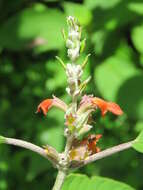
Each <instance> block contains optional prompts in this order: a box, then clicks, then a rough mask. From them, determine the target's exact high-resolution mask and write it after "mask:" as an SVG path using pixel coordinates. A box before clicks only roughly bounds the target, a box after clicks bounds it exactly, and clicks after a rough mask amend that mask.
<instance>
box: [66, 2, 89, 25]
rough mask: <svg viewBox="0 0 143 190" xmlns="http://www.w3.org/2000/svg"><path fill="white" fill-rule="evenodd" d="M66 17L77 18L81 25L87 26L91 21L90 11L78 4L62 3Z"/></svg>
mask: <svg viewBox="0 0 143 190" xmlns="http://www.w3.org/2000/svg"><path fill="white" fill-rule="evenodd" d="M63 6H64V10H65V12H66V15H67V16H69V15H71V16H75V17H76V18H78V20H79V22H80V24H81V25H88V24H89V23H90V21H91V19H92V14H91V11H90V10H89V9H88V8H87V7H86V6H84V5H81V4H78V3H71V2H64V3H63Z"/></svg>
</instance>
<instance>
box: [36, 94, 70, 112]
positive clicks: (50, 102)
mask: <svg viewBox="0 0 143 190" xmlns="http://www.w3.org/2000/svg"><path fill="white" fill-rule="evenodd" d="M52 106H55V107H58V108H60V109H61V110H63V111H66V110H67V105H66V104H65V103H64V102H63V101H62V100H60V99H59V98H57V97H55V96H53V99H46V100H43V101H42V102H41V103H40V104H39V105H38V108H37V113H39V112H40V111H42V112H43V114H44V115H46V114H47V112H48V111H49V109H50V108H51V107H52Z"/></svg>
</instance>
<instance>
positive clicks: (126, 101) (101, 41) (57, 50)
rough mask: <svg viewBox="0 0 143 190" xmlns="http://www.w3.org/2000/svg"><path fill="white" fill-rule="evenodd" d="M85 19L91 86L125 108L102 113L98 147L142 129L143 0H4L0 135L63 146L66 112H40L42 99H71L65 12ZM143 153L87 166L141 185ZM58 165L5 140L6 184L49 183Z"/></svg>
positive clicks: (2, 189)
mask: <svg viewBox="0 0 143 190" xmlns="http://www.w3.org/2000/svg"><path fill="white" fill-rule="evenodd" d="M67 15H73V16H76V17H77V18H78V19H79V21H80V23H81V25H82V26H83V36H85V37H86V39H87V40H86V42H87V45H86V49H85V52H84V53H83V55H82V56H81V58H80V60H79V61H81V60H82V59H83V58H84V57H85V55H86V54H87V53H89V52H90V53H91V54H92V56H91V57H90V59H89V64H88V66H87V67H86V70H85V73H84V77H83V78H86V77H87V76H88V75H91V76H92V80H91V82H90V84H89V86H88V88H87V89H86V93H88V94H90V93H93V94H94V95H95V96H100V97H102V98H104V99H107V100H109V101H115V102H117V103H118V104H120V105H121V107H122V109H123V110H124V115H123V116H121V117H118V118H117V117H115V116H113V115H112V114H110V113H109V114H107V116H106V117H105V118H101V117H100V113H99V112H97V113H96V114H94V115H93V118H94V119H95V120H96V124H95V127H94V128H93V130H92V132H93V133H102V134H103V138H102V140H101V142H100V147H101V148H102V149H105V148H107V147H111V146H113V145H116V144H119V143H122V142H126V141H129V140H132V139H134V138H135V137H136V136H137V135H138V134H139V132H140V131H141V130H143V1H142V0H136V1H134V0H110V1H105V0H84V1H64V0H61V1H60V0H59V1H58V0H39V1H38V0H37V1H36V0H35V1H34V0H15V1H9V0H0V135H3V136H7V137H13V138H21V139H24V140H27V141H30V142H33V143H35V144H37V145H40V146H41V145H44V144H47V143H48V144H50V145H52V146H54V147H56V148H57V150H58V151H62V150H63V148H64V142H65V139H64V136H63V130H64V118H63V117H64V114H63V113H61V112H60V111H58V110H56V109H52V110H51V111H50V112H49V113H48V114H47V117H46V118H45V117H43V116H42V115H40V114H39V115H37V114H35V111H36V108H37V105H38V104H39V102H40V101H41V100H43V99H45V98H47V97H51V96H52V94H54V95H56V96H58V97H60V98H62V99H63V100H64V101H66V102H67V103H68V102H69V101H70V98H69V97H68V96H67V94H66V92H65V88H66V85H67V83H66V76H65V74H64V71H63V69H62V68H61V67H60V65H59V64H58V62H57V61H56V60H55V56H56V55H58V56H60V57H62V59H63V60H65V61H66V62H68V59H67V56H66V49H65V44H64V41H63V39H62V35H61V29H62V28H63V27H66V16H67ZM142 171H143V156H142V155H141V154H140V153H137V152H135V151H134V150H127V151H124V152H121V153H118V154H116V155H113V156H111V157H109V158H105V159H103V160H100V161H97V162H96V163H93V164H90V165H88V166H86V167H84V168H82V169H81V170H80V171H77V172H80V173H84V174H87V175H88V176H93V175H100V176H105V177H109V178H110V177H111V178H113V179H116V180H119V181H123V182H125V183H128V184H129V185H131V186H133V187H135V188H136V189H138V190H142V189H143V180H142V178H143V172H142ZM55 177H56V170H55V169H53V168H52V166H51V164H50V163H48V162H47V161H46V160H44V159H43V158H41V157H40V156H38V155H36V154H34V153H32V152H30V151H28V150H23V149H20V148H17V147H11V146H7V145H0V190H9V189H11V190H12V189H20V190H25V189H34V190H39V189H40V190H44V189H47V190H48V189H51V187H52V185H53V183H54V180H55Z"/></svg>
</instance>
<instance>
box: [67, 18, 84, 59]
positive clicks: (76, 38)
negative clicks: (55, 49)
mask: <svg viewBox="0 0 143 190" xmlns="http://www.w3.org/2000/svg"><path fill="white" fill-rule="evenodd" d="M67 23H68V38H67V40H66V46H67V48H68V57H69V58H70V59H71V61H75V60H76V59H77V58H78V57H79V51H80V37H81V31H80V30H81V28H80V26H79V23H78V21H77V20H76V19H75V18H74V17H72V16H69V17H67Z"/></svg>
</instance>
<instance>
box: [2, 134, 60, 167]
mask: <svg viewBox="0 0 143 190" xmlns="http://www.w3.org/2000/svg"><path fill="white" fill-rule="evenodd" d="M3 138H4V141H3V143H5V144H10V145H14V146H19V147H22V148H25V149H29V150H31V151H33V152H36V153H37V154H40V155H41V156H42V157H44V158H46V159H48V160H49V161H51V162H52V164H53V165H54V167H56V165H57V163H55V162H54V161H53V160H52V159H51V158H50V157H49V156H48V155H47V154H46V151H45V150H44V149H43V148H41V147H39V146H37V145H35V144H32V143H30V142H27V141H24V140H20V139H14V138H6V137H3Z"/></svg>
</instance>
